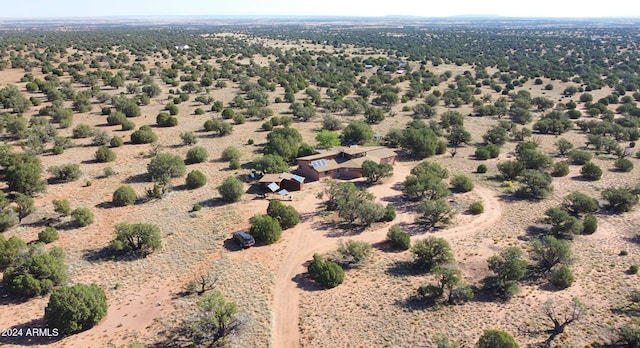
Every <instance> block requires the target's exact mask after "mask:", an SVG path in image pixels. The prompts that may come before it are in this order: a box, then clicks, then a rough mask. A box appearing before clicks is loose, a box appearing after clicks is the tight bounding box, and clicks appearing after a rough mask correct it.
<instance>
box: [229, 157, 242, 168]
mask: <svg viewBox="0 0 640 348" xmlns="http://www.w3.org/2000/svg"><path fill="white" fill-rule="evenodd" d="M239 168H240V160H237V159H232V160H231V161H229V169H232V170H235V169H239Z"/></svg>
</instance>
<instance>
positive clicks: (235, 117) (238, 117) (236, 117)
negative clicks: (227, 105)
mask: <svg viewBox="0 0 640 348" xmlns="http://www.w3.org/2000/svg"><path fill="white" fill-rule="evenodd" d="M232 119H233V122H235V123H236V124H243V123H245V122H246V120H247V118H246V117H244V115H242V114H235V115H233V117H232Z"/></svg>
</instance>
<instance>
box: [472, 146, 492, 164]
mask: <svg viewBox="0 0 640 348" xmlns="http://www.w3.org/2000/svg"><path fill="white" fill-rule="evenodd" d="M474 156H475V158H476V159H477V160H481V161H484V160H488V159H489V156H490V154H489V150H487V149H486V148H485V147H483V146H481V147H479V148H477V149H476V152H475V154H474Z"/></svg>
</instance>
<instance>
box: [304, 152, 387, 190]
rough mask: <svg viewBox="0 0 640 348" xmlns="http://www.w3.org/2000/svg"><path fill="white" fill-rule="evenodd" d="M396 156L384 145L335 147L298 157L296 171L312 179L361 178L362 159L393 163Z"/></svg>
mask: <svg viewBox="0 0 640 348" xmlns="http://www.w3.org/2000/svg"><path fill="white" fill-rule="evenodd" d="M396 156H397V154H396V152H395V151H393V150H392V149H390V148H388V147H386V146H357V145H354V146H348V147H346V146H345V147H336V148H331V149H329V150H326V151H323V152H319V153H316V154H314V155H309V156H304V157H298V158H297V161H298V169H297V173H299V174H300V175H303V176H304V177H305V178H308V179H309V180H313V181H315V180H320V179H323V178H326V177H329V178H341V179H347V180H348V179H355V178H361V177H362V163H364V161H366V160H371V161H374V162H376V163H378V164H380V163H389V164H391V165H393V164H394V163H395V160H396Z"/></svg>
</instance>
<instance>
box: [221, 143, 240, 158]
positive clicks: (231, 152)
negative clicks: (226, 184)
mask: <svg viewBox="0 0 640 348" xmlns="http://www.w3.org/2000/svg"><path fill="white" fill-rule="evenodd" d="M233 159H240V150H238V148H237V147H235V146H227V147H226V148H225V149H224V150H223V151H222V160H223V161H231V160H233Z"/></svg>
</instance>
